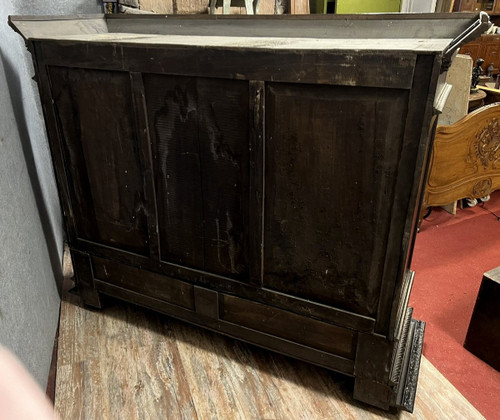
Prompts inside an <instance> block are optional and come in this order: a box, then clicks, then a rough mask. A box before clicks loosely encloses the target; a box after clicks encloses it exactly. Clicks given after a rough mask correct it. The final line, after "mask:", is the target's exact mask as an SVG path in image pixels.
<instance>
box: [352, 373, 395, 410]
mask: <svg viewBox="0 0 500 420" xmlns="http://www.w3.org/2000/svg"><path fill="white" fill-rule="evenodd" d="M392 392H393V390H392V388H391V387H390V386H388V385H385V384H382V383H380V382H377V381H374V380H372V379H367V378H355V380H354V398H355V399H356V400H358V401H362V402H364V403H367V404H370V405H374V406H375V407H378V408H381V409H383V410H388V409H389V407H390V405H391V397H392Z"/></svg>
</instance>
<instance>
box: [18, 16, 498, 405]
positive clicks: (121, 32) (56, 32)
mask: <svg viewBox="0 0 500 420" xmlns="http://www.w3.org/2000/svg"><path fill="white" fill-rule="evenodd" d="M11 23H12V24H14V25H15V26H16V27H17V29H18V30H20V31H21V32H22V33H23V34H24V35H25V37H26V39H27V43H28V45H29V47H30V50H31V52H32V54H33V58H34V60H35V68H36V69H37V76H36V78H37V81H38V86H39V89H40V95H41V98H42V103H43V107H44V111H45V114H44V115H45V119H46V123H47V131H48V133H49V138H50V145H51V152H52V157H53V161H54V165H55V173H56V176H57V179H58V185H59V192H60V197H61V203H62V205H63V209H64V216H65V223H66V232H67V238H68V241H69V245H70V248H71V253H72V258H73V263H74V266H75V271H76V278H77V286H78V291H79V293H80V294H81V296H82V297H83V300H84V302H85V303H86V304H88V305H91V306H94V307H101V306H102V299H103V297H104V296H113V297H117V298H120V299H123V300H126V301H131V302H134V303H137V304H140V305H143V306H146V307H149V308H152V309H155V310H157V311H160V312H163V313H165V314H169V315H171V316H174V317H178V318H180V319H183V320H186V321H188V322H192V323H194V324H197V325H200V326H204V327H206V328H209V329H213V330H216V331H219V332H221V333H225V334H227V335H230V336H233V337H237V338H240V339H242V340H245V341H248V342H251V343H254V344H257V345H260V346H262V347H265V348H267V349H272V350H276V351H279V352H281V353H284V354H286V355H289V356H293V357H296V358H298V359H301V360H304V361H308V362H312V363H315V364H317V365H320V366H323V367H327V368H329V369H332V370H336V371H339V372H342V373H344V374H347V375H351V376H354V378H355V381H354V396H355V398H357V399H360V400H362V401H365V402H367V403H370V404H373V405H376V406H378V407H381V408H385V409H388V408H390V407H401V408H405V409H407V410H411V409H412V407H413V403H414V398H415V392H416V385H417V377H418V367H419V363H420V354H421V348H422V341H423V332H424V324H423V323H422V322H420V321H417V320H414V319H412V309H411V308H408V300H409V294H410V290H411V286H412V283H413V278H414V273H413V272H412V271H411V270H410V261H411V254H412V250H413V245H414V238H415V233H416V222H417V217H416V216H417V215H418V207H419V203H420V198H421V196H420V192H421V187H422V182H423V172H424V167H425V158H426V156H427V148H428V145H429V143H430V137H431V136H432V125H431V121H432V118H433V112H434V100H435V97H436V96H437V97H438V98H439V99H440V100H438V101H437V103H439V104H440V105H441V104H442V101H441V99H443V96H445V95H444V94H443V93H442V92H443V91H442V90H441V87H442V84H441V83H442V81H444V79H445V76H446V70H447V68H448V66H449V64H450V60H451V59H452V58H453V56H454V54H455V52H456V50H457V49H458V48H459V46H460V45H461V43H462V42H466V40H467V39H468V38H470V37H476V36H477V35H478V33H482V32H483V31H484V30H486V29H487V28H489V26H490V23H489V19H488V16H487V15H485V14H481V15H479V16H478V15H468V14H463V15H461V14H460V15H459V14H445V15H439V14H430V15H412V14H409V15H354V16H349V17H346V16H324V15H323V16H319V17H317V18H316V17H314V18H313V17H310V16H286V17H285V16H282V17H274V16H266V17H259V16H254V17H251V16H238V17H232V16H221V17H219V16H192V17H191V16H189V17H188V16H184V17H181V16H168V17H167V18H165V16H158V15H121V16H120V15H111V16H105V17H102V16H83V17H80V16H79V17H66V18H64V17H63V18H61V17H59V18H37V17H32V18H11ZM455 37H456V39H454V38H455ZM388 38H389V39H390V41H388V40H387V39H388ZM436 92H438V94H437V95H436ZM440 105H439V106H440ZM437 107H438V105H436V109H437Z"/></svg>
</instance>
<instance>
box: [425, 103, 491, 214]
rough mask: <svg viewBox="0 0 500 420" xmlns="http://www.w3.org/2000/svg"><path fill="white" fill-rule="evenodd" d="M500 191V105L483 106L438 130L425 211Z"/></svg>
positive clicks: (431, 162) (426, 189)
mask: <svg viewBox="0 0 500 420" xmlns="http://www.w3.org/2000/svg"><path fill="white" fill-rule="evenodd" d="M498 188H500V103H498V102H497V103H494V104H491V105H486V106H483V107H481V108H479V109H476V110H475V111H473V112H471V113H470V114H468V115H466V116H465V117H464V118H462V119H461V120H459V121H457V122H456V123H454V124H452V125H444V126H438V127H437V129H436V135H435V138H434V145H433V149H432V157H431V161H430V165H429V175H428V178H427V182H426V186H425V193H424V200H423V209H425V208H427V207H434V206H443V205H446V204H449V203H452V202H454V201H456V200H460V199H462V198H481V197H484V196H487V195H489V194H490V193H491V192H493V191H495V190H496V189H498Z"/></svg>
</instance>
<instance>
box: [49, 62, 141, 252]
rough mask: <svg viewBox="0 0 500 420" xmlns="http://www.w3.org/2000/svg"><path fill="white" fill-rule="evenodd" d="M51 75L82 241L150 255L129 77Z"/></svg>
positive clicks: (59, 70) (78, 72)
mask: <svg viewBox="0 0 500 420" xmlns="http://www.w3.org/2000/svg"><path fill="white" fill-rule="evenodd" d="M49 74H50V79H51V87H52V95H53V100H54V106H55V111H56V117H57V120H58V125H59V133H60V135H61V136H62V137H63V141H62V147H63V153H64V157H65V159H66V162H67V166H66V171H67V176H68V180H69V184H70V185H69V189H70V194H71V206H72V212H73V217H74V221H75V225H76V229H77V235H78V236H79V237H81V238H85V239H88V240H91V241H95V242H98V243H103V244H106V245H110V246H114V247H118V248H122V249H126V250H128V251H133V252H137V253H140V254H145V255H147V254H148V244H147V242H148V235H147V221H146V212H145V210H144V208H145V205H144V202H145V199H144V192H143V191H144V190H143V186H144V184H143V171H142V166H141V162H140V158H139V156H140V154H139V145H138V141H137V136H136V132H135V131H136V130H135V121H134V107H133V103H132V93H131V86H130V78H129V75H128V73H124V72H111V71H100V70H86V69H73V68H65V67H52V68H50V70H49ZM70 239H71V238H70Z"/></svg>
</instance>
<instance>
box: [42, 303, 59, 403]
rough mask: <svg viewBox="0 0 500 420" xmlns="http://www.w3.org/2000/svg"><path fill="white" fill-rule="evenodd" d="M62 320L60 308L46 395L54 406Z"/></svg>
mask: <svg viewBox="0 0 500 420" xmlns="http://www.w3.org/2000/svg"><path fill="white" fill-rule="evenodd" d="M60 320H61V307H60V306H59V319H58V321H57V331H56V336H55V338H54V347H53V349H52V361H51V362H50V370H49V378H48V380H47V388H46V390H45V395H47V398H48V399H49V400H50V401H51V402H52V404H54V402H55V398H56V376H57V350H58V343H59V322H60Z"/></svg>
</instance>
